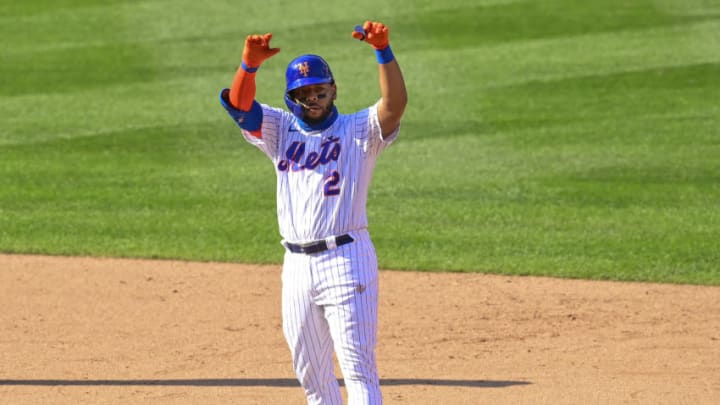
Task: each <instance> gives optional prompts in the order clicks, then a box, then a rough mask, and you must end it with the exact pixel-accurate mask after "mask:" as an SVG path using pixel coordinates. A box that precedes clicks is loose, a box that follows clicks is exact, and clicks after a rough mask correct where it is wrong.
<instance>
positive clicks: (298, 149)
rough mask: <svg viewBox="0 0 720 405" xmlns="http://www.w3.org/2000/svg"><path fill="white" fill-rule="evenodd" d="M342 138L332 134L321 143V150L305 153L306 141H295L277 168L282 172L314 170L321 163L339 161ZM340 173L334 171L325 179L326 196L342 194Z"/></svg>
mask: <svg viewBox="0 0 720 405" xmlns="http://www.w3.org/2000/svg"><path fill="white" fill-rule="evenodd" d="M341 149H342V148H341V146H340V138H338V137H335V136H331V137H329V138H327V139H326V140H324V141H322V143H321V144H320V151H313V152H310V153H308V154H305V142H300V141H295V142H293V143H291V144H290V146H289V147H288V148H287V150H286V151H285V157H286V158H287V159H283V160H281V161H280V163H278V165H277V168H278V170H279V171H281V172H286V171H289V170H292V171H293V172H299V171H301V170H314V169H315V168H316V167H318V166H320V165H326V164H328V163H330V162H337V160H338V158H340V150H341ZM339 183H340V173H338V172H337V171H333V172H332V173H330V174H329V176H328V177H327V178H326V179H325V187H324V194H325V195H326V196H331V195H338V194H340V187H339V186H338V184H339Z"/></svg>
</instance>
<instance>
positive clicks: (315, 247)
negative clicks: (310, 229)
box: [285, 234, 355, 255]
mask: <svg viewBox="0 0 720 405" xmlns="http://www.w3.org/2000/svg"><path fill="white" fill-rule="evenodd" d="M354 240H355V239H353V238H352V236H350V235H348V234H345V235H340V236H337V237H335V245H336V246H342V245H347V244H348V243H351V242H353V241H354ZM285 247H286V248H287V249H288V250H289V251H291V252H293V253H304V254H306V255H309V254H313V253H319V252H324V251H326V250H328V249H330V248H329V247H328V244H327V242H326V241H324V240H316V241H314V242H308V243H290V242H285Z"/></svg>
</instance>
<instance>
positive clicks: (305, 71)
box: [295, 61, 310, 77]
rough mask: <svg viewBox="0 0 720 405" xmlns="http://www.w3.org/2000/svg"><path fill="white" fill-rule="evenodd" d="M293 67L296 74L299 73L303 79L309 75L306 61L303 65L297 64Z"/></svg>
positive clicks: (308, 65) (308, 66)
mask: <svg viewBox="0 0 720 405" xmlns="http://www.w3.org/2000/svg"><path fill="white" fill-rule="evenodd" d="M295 67H296V68H297V70H298V72H300V74H301V75H303V76H305V77H307V76H308V73H310V64H309V63H307V61H305V62H303V63H298V64H297V65H295Z"/></svg>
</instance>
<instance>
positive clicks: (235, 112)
mask: <svg viewBox="0 0 720 405" xmlns="http://www.w3.org/2000/svg"><path fill="white" fill-rule="evenodd" d="M271 38H272V34H271V33H267V34H265V35H248V36H247V38H245V48H244V49H243V54H242V63H241V65H240V67H239V68H238V70H237V73H235V78H234V79H233V82H232V86H231V87H230V89H229V91H228V90H227V89H226V90H223V92H222V93H221V94H220V97H221V102H222V103H223V105H224V106H225V108H226V109H227V110H228V112H229V113H230V115H232V116H233V119H235V121H236V122H237V123H238V125H240V127H241V128H243V129H245V130H247V131H249V132H250V133H251V134H252V135H253V136H255V137H257V138H260V136H261V133H260V126H261V125H262V109H261V107H260V104H258V103H257V102H256V101H255V90H256V88H255V73H256V72H257V70H258V68H259V67H260V65H261V64H262V63H263V62H264V61H265V60H266V59H268V58H270V57H272V56H273V55H275V54H276V53H278V52H280V49H279V48H270V39H271ZM226 103H229V106H228V105H227V104H226Z"/></svg>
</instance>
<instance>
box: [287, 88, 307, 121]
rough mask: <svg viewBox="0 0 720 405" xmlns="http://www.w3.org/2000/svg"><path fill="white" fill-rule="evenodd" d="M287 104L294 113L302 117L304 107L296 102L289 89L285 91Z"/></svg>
mask: <svg viewBox="0 0 720 405" xmlns="http://www.w3.org/2000/svg"><path fill="white" fill-rule="evenodd" d="M285 105H287V108H288V110H290V112H291V113H293V115H295V116H296V117H298V118H302V115H303V108H302V106H301V105H300V104H298V103H296V102H295V101H294V100H293V99H291V98H290V92H289V91H288V92H286V93H285Z"/></svg>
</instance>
